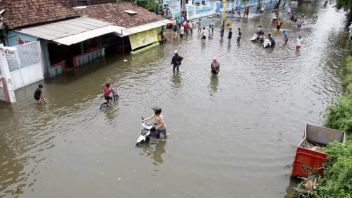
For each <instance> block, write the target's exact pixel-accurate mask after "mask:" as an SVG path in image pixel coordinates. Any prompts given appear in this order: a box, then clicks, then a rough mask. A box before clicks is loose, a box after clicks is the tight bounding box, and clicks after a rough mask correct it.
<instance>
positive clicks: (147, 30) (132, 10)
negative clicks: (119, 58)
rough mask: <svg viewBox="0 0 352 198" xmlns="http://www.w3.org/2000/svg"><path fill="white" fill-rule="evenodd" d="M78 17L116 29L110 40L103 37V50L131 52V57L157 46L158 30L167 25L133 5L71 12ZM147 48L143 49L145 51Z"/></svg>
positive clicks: (92, 6)
mask: <svg viewBox="0 0 352 198" xmlns="http://www.w3.org/2000/svg"><path fill="white" fill-rule="evenodd" d="M74 9H75V10H76V11H77V12H78V13H79V14H80V15H82V16H85V17H89V18H93V19H97V20H100V21H105V22H107V23H110V24H113V25H114V26H117V27H120V28H122V29H121V32H119V34H118V36H119V37H120V38H114V37H113V35H105V36H104V39H103V40H104V41H103V46H104V48H106V51H107V52H109V51H116V50H117V51H119V52H120V53H121V52H131V53H132V54H134V53H137V52H139V51H140V50H141V49H142V48H143V49H142V50H145V49H147V48H148V47H152V46H155V45H157V44H158V34H159V33H160V32H161V27H162V26H164V25H166V24H167V23H169V21H168V20H165V19H164V18H163V17H161V16H159V15H156V14H155V13H153V12H150V11H149V10H147V9H145V8H143V7H140V6H138V5H136V4H133V3H128V2H125V3H109V4H100V5H91V6H82V7H75V8H74ZM146 47H147V48H146Z"/></svg>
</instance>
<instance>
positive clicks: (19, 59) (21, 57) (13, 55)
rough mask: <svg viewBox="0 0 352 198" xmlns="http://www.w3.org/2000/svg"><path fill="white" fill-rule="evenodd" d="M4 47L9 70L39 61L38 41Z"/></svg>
mask: <svg viewBox="0 0 352 198" xmlns="http://www.w3.org/2000/svg"><path fill="white" fill-rule="evenodd" d="M6 48H7V53H6V59H7V62H8V64H9V69H10V72H12V71H15V70H17V69H21V68H25V67H28V66H31V65H35V64H39V63H40V62H41V50H40V43H39V41H35V42H31V43H27V44H23V45H17V46H15V47H6Z"/></svg>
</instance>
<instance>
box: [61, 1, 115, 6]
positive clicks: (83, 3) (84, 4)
mask: <svg viewBox="0 0 352 198" xmlns="http://www.w3.org/2000/svg"><path fill="white" fill-rule="evenodd" d="M60 1H61V2H63V3H64V4H66V5H69V6H71V7H73V6H86V5H97V4H104V3H116V0H60Z"/></svg>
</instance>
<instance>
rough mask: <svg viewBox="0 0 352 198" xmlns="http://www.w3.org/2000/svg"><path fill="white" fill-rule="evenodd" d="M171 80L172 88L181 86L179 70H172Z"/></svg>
mask: <svg viewBox="0 0 352 198" xmlns="http://www.w3.org/2000/svg"><path fill="white" fill-rule="evenodd" d="M171 82H172V85H173V87H174V88H177V89H179V88H181V87H182V76H181V73H180V72H174V73H173V75H172V78H171Z"/></svg>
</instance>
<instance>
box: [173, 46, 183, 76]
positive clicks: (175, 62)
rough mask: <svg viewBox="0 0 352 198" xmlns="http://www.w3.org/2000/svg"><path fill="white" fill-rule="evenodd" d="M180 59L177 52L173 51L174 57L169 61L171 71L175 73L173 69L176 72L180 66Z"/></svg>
mask: <svg viewBox="0 0 352 198" xmlns="http://www.w3.org/2000/svg"><path fill="white" fill-rule="evenodd" d="M182 59H183V58H182V57H181V56H179V55H178V52H177V50H175V55H174V56H173V57H172V59H171V64H172V65H173V68H172V70H173V71H174V72H175V69H176V70H177V71H178V70H179V67H180V65H181V61H182Z"/></svg>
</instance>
